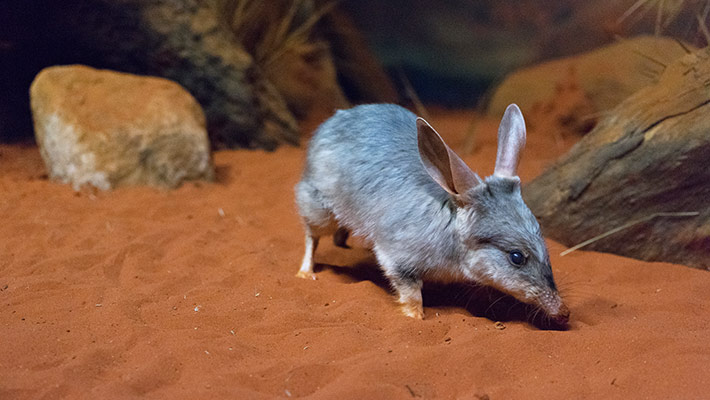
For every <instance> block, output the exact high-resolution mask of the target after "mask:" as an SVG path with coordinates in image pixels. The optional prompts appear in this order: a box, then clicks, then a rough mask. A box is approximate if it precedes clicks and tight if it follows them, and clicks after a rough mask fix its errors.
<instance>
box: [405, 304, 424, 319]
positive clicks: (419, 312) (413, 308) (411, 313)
mask: <svg viewBox="0 0 710 400" xmlns="http://www.w3.org/2000/svg"><path fill="white" fill-rule="evenodd" d="M402 313H403V314H404V315H406V316H408V317H410V318H414V319H424V309H423V308H422V306H421V305H418V304H402Z"/></svg>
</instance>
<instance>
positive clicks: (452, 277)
mask: <svg viewBox="0 0 710 400" xmlns="http://www.w3.org/2000/svg"><path fill="white" fill-rule="evenodd" d="M498 142H499V148H498V156H497V159H496V166H495V172H494V174H493V175H492V176H491V177H488V178H486V179H485V180H481V178H479V177H478V176H477V175H476V174H475V173H474V172H472V171H471V170H470V169H469V168H468V167H467V166H466V164H465V163H464V162H463V161H462V160H461V159H460V158H459V157H458V156H457V155H456V154H455V153H454V152H453V151H452V150H451V149H450V148H449V147H448V146H447V145H446V144H445V143H444V141H443V140H442V139H441V137H440V136H439V134H438V133H436V131H435V130H434V129H433V128H432V127H431V126H430V125H429V124H428V123H427V122H426V121H424V120H423V119H421V118H417V116H416V115H414V114H413V113H411V112H409V111H408V110H406V109H404V108H402V107H399V106H396V105H393V104H370V105H362V106H358V107H355V108H352V109H349V110H341V111H338V112H337V113H336V114H335V115H334V116H333V117H331V118H330V119H328V120H327V121H326V122H324V123H323V124H322V125H321V126H320V127H319V128H318V130H317V131H316V132H315V134H314V136H313V138H312V140H311V142H310V145H309V149H308V155H307V160H306V166H305V169H304V172H303V177H302V179H301V181H300V182H299V183H298V184H297V185H296V203H297V205H298V208H299V211H300V214H301V217H302V218H303V222H304V226H305V230H306V253H305V255H304V258H303V262H302V264H301V268H300V270H299V272H298V274H297V276H299V277H302V278H312V279H315V275H314V273H313V253H314V252H315V249H316V247H317V245H318V240H319V238H320V237H321V236H325V235H334V240H335V242H336V244H338V245H341V246H344V245H345V240H346V239H347V236H348V234H349V233H352V234H353V235H357V236H361V237H363V238H365V240H366V241H367V242H368V243H369V244H370V245H371V246H372V250H373V251H374V253H375V256H376V257H377V260H378V262H379V264H380V266H381V268H382V270H383V272H384V274H385V276H387V278H388V279H389V280H390V282H391V284H392V286H393V288H394V289H395V291H396V292H397V294H398V296H399V302H400V303H401V304H402V309H403V312H404V313H405V314H406V315H408V316H411V317H415V318H422V317H423V315H424V312H423V308H422V297H421V287H422V282H423V281H424V280H434V281H443V282H475V283H479V284H484V285H489V286H492V287H494V288H496V289H499V290H501V291H503V292H505V293H508V294H511V295H512V296H514V297H516V298H517V299H519V300H520V301H523V302H525V303H530V304H534V305H537V306H538V307H540V308H541V309H542V310H543V311H544V312H545V313H546V314H547V315H548V316H549V317H550V318H552V319H553V320H556V321H558V322H561V323H566V322H567V320H568V316H569V311H568V310H567V307H566V306H565V305H564V304H563V302H562V300H561V299H560V297H559V295H558V292H557V288H556V286H555V282H554V280H553V277H552V270H551V268H550V262H549V257H548V253H547V248H546V246H545V242H544V239H543V238H542V236H541V233H540V227H539V225H538V223H537V221H536V219H535V217H534V216H533V214H532V213H531V212H530V210H529V209H528V207H527V206H526V205H525V204H524V202H523V199H522V197H521V195H520V179H519V178H518V177H517V176H516V169H517V164H518V160H519V157H520V151H521V150H522V148H523V146H524V144H525V121H524V120H523V116H522V113H521V112H520V109H519V108H518V107H517V106H516V105H514V104H512V105H510V106H509V107H508V108H507V109H506V112H505V114H504V116H503V119H502V121H501V125H500V128H499V131H498ZM513 252H518V253H519V254H515V255H514V254H512V253H513ZM521 255H522V257H523V259H524V262H523V263H522V265H516V264H515V263H514V260H515V261H520V260H521V257H520V256H521Z"/></svg>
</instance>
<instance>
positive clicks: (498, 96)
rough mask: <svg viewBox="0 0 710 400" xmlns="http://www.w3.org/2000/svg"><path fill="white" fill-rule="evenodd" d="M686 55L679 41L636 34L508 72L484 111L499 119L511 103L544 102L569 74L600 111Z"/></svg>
mask: <svg viewBox="0 0 710 400" xmlns="http://www.w3.org/2000/svg"><path fill="white" fill-rule="evenodd" d="M684 55H685V50H684V49H683V47H682V46H681V45H680V44H679V43H678V41H676V40H674V39H670V38H664V37H652V36H640V37H636V38H633V39H628V40H623V41H620V42H617V43H614V44H611V45H608V46H604V47H601V48H599V49H596V50H593V51H590V52H588V53H584V54H580V55H576V56H572V57H566V58H562V59H559V60H554V61H548V62H545V63H542V64H539V65H535V66H532V67H528V68H523V69H521V70H518V71H516V72H513V73H512V74H510V75H509V76H508V77H506V78H505V80H504V81H503V82H502V83H501V84H500V85H499V86H498V87H497V88H496V90H495V91H494V93H493V96H492V97H491V101H490V103H489V105H488V108H487V114H488V115H489V116H491V117H495V118H498V117H500V116H501V115H502V114H503V111H505V107H507V106H508V104H510V103H517V104H518V105H519V106H520V108H521V109H522V110H523V112H529V111H531V110H532V108H533V106H534V105H535V104H540V103H542V102H545V101H548V100H549V99H551V98H553V97H554V96H555V95H556V89H557V88H558V87H559V85H560V83H562V82H563V81H564V80H565V79H567V77H568V76H569V75H570V73H572V74H574V76H575V79H576V81H577V83H578V85H579V86H580V88H581V89H582V90H583V91H584V93H585V94H586V96H587V97H588V98H589V99H590V101H591V103H592V105H593V107H594V109H596V110H597V111H599V112H605V111H608V110H611V109H612V108H614V107H615V106H616V105H617V104H619V103H621V102H622V101H623V100H624V99H626V98H627V97H629V96H630V95H632V94H633V93H635V92H637V91H638V90H639V89H641V88H644V87H647V86H649V85H651V84H653V83H654V82H655V80H656V79H657V78H658V75H659V74H660V73H661V72H662V71H663V65H668V64H670V63H672V62H673V61H675V60H677V59H678V58H680V57H682V56H684Z"/></svg>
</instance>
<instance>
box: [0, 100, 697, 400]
mask: <svg viewBox="0 0 710 400" xmlns="http://www.w3.org/2000/svg"><path fill="white" fill-rule="evenodd" d="M470 118H471V116H470V115H468V114H465V113H441V112H439V113H436V114H435V117H434V118H433V123H434V125H435V126H436V127H437V128H438V129H439V130H440V132H442V134H443V135H444V136H445V137H446V138H448V139H449V140H450V143H451V144H452V147H454V148H455V149H458V148H461V145H462V143H463V139H462V138H463V136H462V133H463V132H464V131H465V130H466V128H467V126H468V123H469V122H470ZM479 128H480V130H479V132H480V133H481V135H480V137H479V141H478V144H479V147H478V151H477V152H475V153H474V154H473V155H470V156H465V157H464V159H465V160H466V161H467V162H468V163H469V165H471V166H472V167H473V168H474V169H476V170H477V171H479V173H481V174H490V173H491V171H492V168H493V159H494V156H495V154H494V153H495V124H491V123H482V124H481V125H479ZM565 146H566V145H565ZM563 151H564V146H562V147H559V143H556V141H555V140H553V139H552V137H551V135H549V134H548V133H542V132H536V131H531V132H530V134H529V139H528V149H527V152H526V153H525V155H524V158H523V161H522V165H521V168H522V170H521V178H522V179H523V181H529V180H530V179H532V178H533V177H534V176H535V175H537V174H538V173H540V172H541V171H542V169H543V168H544V167H545V165H547V164H549V163H550V162H551V160H553V159H554V158H555V157H557V156H558V155H559V154H561V153H562V152H563ZM303 157H304V151H303V149H296V148H282V149H280V150H278V151H276V152H275V153H264V152H259V151H222V152H218V153H216V156H215V164H216V167H217V175H218V181H217V182H216V183H197V184H186V185H184V186H182V187H181V188H179V189H177V190H175V191H170V192H166V191H160V190H154V189H150V188H130V189H120V190H116V191H114V192H96V193H94V192H92V191H90V190H84V191H82V192H79V193H75V192H73V191H72V190H71V188H70V187H69V186H68V185H63V184H58V183H53V182H50V181H48V180H47V179H46V176H45V172H44V168H43V164H42V162H41V159H40V157H39V154H38V152H37V149H36V148H35V147H33V146H19V145H12V146H10V145H4V146H0V338H1V339H0V340H1V341H2V345H1V346H0V399H16V398H17V399H41V398H48V399H49V398H92V399H108V398H139V397H140V398H171V399H173V398H176V399H180V398H185V399H196V398H203V399H207V398H209V399H217V398H230V399H235V398H256V399H258V398H277V397H282V398H287V397H302V396H310V397H312V398H353V399H367V398H402V399H407V398H417V397H419V398H470V399H476V398H478V399H512V398H519V399H521V398H546V399H570V398H596V399H600V398H654V399H655V398H676V399H679V398H683V399H693V398H708V397H710V394H709V392H708V390H709V389H710V373H708V369H707V366H708V365H709V364H710V346H708V337H710V324H709V321H710V313H709V312H708V311H709V307H710V290H708V288H710V274H708V273H707V272H703V271H699V270H693V269H690V268H687V267H683V266H678V265H670V264H663V263H647V262H640V261H636V260H632V259H627V258H622V257H617V256H613V255H605V254H599V253H593V252H583V251H578V252H575V253H572V254H570V255H568V256H565V257H559V253H560V251H562V250H563V249H564V248H563V247H562V246H560V245H559V244H556V243H553V242H550V243H549V245H550V252H551V255H552V265H553V269H554V272H555V275H556V279H557V282H558V285H559V286H560V287H561V291H562V292H563V294H564V296H565V298H566V300H567V302H568V305H569V306H570V308H571V311H572V319H571V326H570V329H569V330H567V331H547V330H540V329H538V328H537V327H535V326H534V325H533V324H530V323H529V322H527V319H526V315H525V314H526V313H525V312H523V311H521V310H523V307H522V306H520V305H519V304H517V303H515V302H511V301H509V300H507V299H505V300H502V301H498V300H499V297H498V295H495V294H492V293H490V292H487V291H485V290H482V291H481V290H479V291H471V290H468V289H462V288H458V287H429V288H428V289H427V290H426V291H425V294H424V296H425V312H426V319H425V320H423V321H416V320H412V319H409V318H406V317H403V316H402V315H400V313H399V311H398V309H397V306H396V304H395V303H394V301H393V297H392V296H391V294H390V293H389V292H388V289H387V287H386V283H385V282H384V281H383V279H382V277H381V276H380V275H379V273H378V272H377V269H376V267H375V266H374V264H373V260H372V257H371V256H370V255H369V253H368V252H367V251H366V250H364V249H361V248H356V249H352V250H344V249H340V248H337V247H334V246H333V245H332V244H331V243H330V242H329V241H324V243H323V245H322V247H321V248H320V249H319V251H318V253H317V255H316V260H317V261H318V262H319V263H320V267H319V272H318V277H319V279H318V280H317V281H306V280H301V279H297V278H295V277H294V274H295V272H296V271H297V269H298V264H299V262H300V259H301V256H302V251H303V248H302V246H303V242H302V241H303V237H302V230H301V226H300V222H299V219H298V216H297V214H296V209H295V206H294V203H293V191H292V187H293V185H294V184H295V183H296V181H297V180H298V178H299V174H300V169H301V166H302V163H303ZM619 240H623V234H622V235H620V236H619ZM496 322H502V323H503V325H502V326H500V325H499V326H498V327H499V328H501V327H504V329H497V328H496V325H495V323H496Z"/></svg>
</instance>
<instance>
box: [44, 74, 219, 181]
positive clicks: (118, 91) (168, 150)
mask: <svg viewBox="0 0 710 400" xmlns="http://www.w3.org/2000/svg"><path fill="white" fill-rule="evenodd" d="M30 102H31V108H32V116H33V119H34V124H35V135H36V139H37V144H38V145H39V149H40V152H41V154H42V158H43V159H44V162H45V164H46V166H47V170H48V173H49V176H50V177H51V178H52V179H56V180H60V181H62V182H66V183H71V184H72V186H73V187H74V188H75V189H78V188H79V187H81V186H82V185H92V186H95V187H97V188H100V189H111V188H114V187H116V186H122V185H140V184H146V185H152V186H159V187H168V188H171V187H175V186H177V185H179V184H180V183H181V182H183V181H186V180H193V179H207V180H211V179H213V177H214V170H213V165H212V159H211V154H210V146H209V140H208V137H207V131H206V128H205V117H204V114H203V112H202V108H201V107H200V105H199V104H198V103H197V101H196V100H195V99H194V98H193V97H192V96H191V95H190V93H188V92H187V91H186V90H185V89H183V88H182V87H181V86H180V85H178V84H177V83H174V82H172V81H169V80H166V79H162V78H153V77H141V76H136V75H130V74H125V73H119V72H113V71H107V70H96V69H93V68H89V67H85V66H78V65H75V66H59V67H50V68H47V69H44V70H43V71H41V72H40V73H39V74H38V75H37V77H36V78H35V80H34V82H33V83H32V86H31V88H30Z"/></svg>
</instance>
